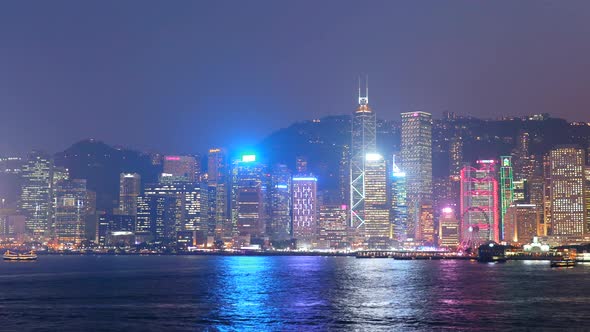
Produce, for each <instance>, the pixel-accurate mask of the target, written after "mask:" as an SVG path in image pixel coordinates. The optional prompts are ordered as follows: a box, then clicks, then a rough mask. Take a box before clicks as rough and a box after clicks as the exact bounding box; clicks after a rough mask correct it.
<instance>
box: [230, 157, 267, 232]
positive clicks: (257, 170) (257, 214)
mask: <svg viewBox="0 0 590 332" xmlns="http://www.w3.org/2000/svg"><path fill="white" fill-rule="evenodd" d="M264 169H265V167H264V165H263V164H262V163H261V162H259V161H257V160H256V155H243V156H242V158H241V159H239V160H236V161H235V162H234V166H233V169H232V189H231V197H232V199H231V210H232V222H233V224H234V227H235V229H236V231H237V233H238V235H240V236H249V237H250V238H262V236H264V233H265V226H266V225H265V220H266V216H265V215H264V212H265V211H264V197H265V193H264V190H263V182H264Z"/></svg>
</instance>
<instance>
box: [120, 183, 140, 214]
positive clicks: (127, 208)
mask: <svg viewBox="0 0 590 332" xmlns="http://www.w3.org/2000/svg"><path fill="white" fill-rule="evenodd" d="M140 194H141V176H140V175H139V174H137V173H121V174H120V176H119V213H120V214H123V215H128V216H136V215H137V197H138V196H139V195H140Z"/></svg>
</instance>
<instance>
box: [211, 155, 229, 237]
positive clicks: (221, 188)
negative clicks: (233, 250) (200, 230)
mask: <svg viewBox="0 0 590 332" xmlns="http://www.w3.org/2000/svg"><path fill="white" fill-rule="evenodd" d="M207 164H208V169H207V183H208V186H209V192H210V195H211V199H210V200H209V211H210V215H209V218H210V219H213V222H214V223H215V228H216V233H219V234H220V235H222V236H224V237H231V229H232V227H231V221H230V217H229V209H228V206H229V204H228V201H229V192H228V186H229V183H228V182H229V181H228V175H229V169H228V162H227V153H226V152H225V150H223V149H221V148H213V149H209V156H208V161H207Z"/></svg>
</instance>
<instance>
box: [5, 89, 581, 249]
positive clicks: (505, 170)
mask: <svg viewBox="0 0 590 332" xmlns="http://www.w3.org/2000/svg"><path fill="white" fill-rule="evenodd" d="M502 121H504V122H502V123H504V124H505V125H506V126H508V125H510V126H513V125H516V126H518V134H517V135H516V137H510V136H499V135H496V136H493V137H491V136H490V135H489V130H488V129H484V128H483V127H482V121H481V120H477V119H471V118H467V117H460V116H457V115H455V114H453V113H448V112H447V113H445V115H444V117H443V119H439V120H434V119H433V118H432V116H431V114H429V113H426V112H422V111H414V112H405V113H402V114H401V121H400V122H398V123H396V124H395V125H393V126H392V125H389V124H387V123H385V122H383V121H379V120H377V117H376V114H375V111H374V110H373V109H372V108H371V107H370V105H369V99H368V91H366V92H365V94H364V95H362V94H361V92H360V89H359V102H358V107H357V109H356V110H355V111H354V112H353V113H352V117H351V118H350V121H349V122H348V123H347V122H345V121H343V120H340V119H339V120H338V121H337V122H336V123H337V125H338V126H340V127H338V128H348V130H341V131H338V130H336V131H335V132H336V133H337V140H340V141H339V142H341V143H342V142H343V143H342V144H337V143H330V142H326V140H325V139H320V138H318V137H319V136H316V137H315V138H314V137H311V136H310V137H309V138H308V140H307V143H308V144H310V145H312V146H313V145H320V144H328V145H330V146H331V147H337V152H336V153H335V154H330V152H329V153H326V155H325V156H320V157H318V156H317V155H316V156H313V157H311V158H310V156H308V155H306V154H305V151H303V152H304V153H300V152H301V151H297V152H293V153H297V155H296V156H294V157H293V160H292V164H291V165H293V164H294V167H290V166H289V165H288V164H290V162H289V163H288V162H277V158H276V156H277V155H280V154H281V153H284V151H276V155H275V158H271V157H269V156H264V155H260V154H254V153H243V154H239V153H235V152H234V151H227V150H226V149H224V148H220V147H215V148H211V149H209V151H208V153H207V155H206V156H204V157H200V156H198V155H160V154H150V155H149V160H150V162H151V165H152V166H153V167H154V168H155V169H158V172H157V176H156V177H151V176H150V175H149V174H148V175H145V174H143V173H142V172H141V171H139V169H136V168H133V167H127V169H126V170H125V171H123V172H117V174H116V177H117V178H118V179H117V178H115V176H109V177H108V178H105V177H103V178H99V180H98V181H97V180H96V178H92V176H93V174H95V173H100V172H102V171H103V169H105V168H108V167H109V163H111V162H110V161H109V160H111V159H109V158H111V155H110V152H108V151H106V152H102V154H101V155H100V158H102V159H100V160H99V158H98V157H96V156H94V155H93V156H92V157H90V156H91V154H88V158H89V159H81V160H83V162H82V163H78V164H76V160H78V159H76V158H81V157H80V155H82V154H81V153H80V154H78V153H77V152H76V153H71V154H65V155H64V156H62V157H63V158H66V159H67V158H74V159H73V160H74V162H73V164H71V165H74V166H72V167H74V168H77V167H94V168H92V169H93V170H94V171H91V172H88V173H87V174H88V176H87V178H84V177H81V176H79V175H80V174H84V173H83V172H82V171H80V170H78V171H77V172H76V174H77V175H78V176H72V172H71V171H72V170H71V169H68V168H66V167H64V166H63V165H64V163H63V162H62V163H61V164H59V165H58V164H57V163H56V160H55V159H56V158H54V157H52V156H49V155H47V154H44V153H41V152H32V153H30V154H29V156H28V157H27V158H18V157H10V158H2V159H0V175H1V176H3V177H6V176H9V177H10V176H12V178H13V179H16V180H15V181H16V182H14V183H13V184H12V186H13V187H14V188H16V189H15V190H13V191H12V192H11V193H10V192H9V190H3V191H2V192H1V193H0V194H1V195H2V196H3V197H2V201H1V204H2V205H1V209H0V237H1V239H2V240H3V241H4V243H7V242H8V243H25V242H26V243H37V244H38V245H47V246H48V247H53V248H58V249H77V248H92V247H100V248H116V247H138V246H139V247H145V248H152V249H153V248H155V249H157V250H168V249H170V250H192V249H195V248H208V249H221V248H274V249H286V248H288V249H337V250H347V249H353V250H354V249H363V248H371V249H390V248H406V249H408V248H414V249H415V248H420V247H442V248H448V249H449V250H466V249H469V248H474V247H476V246H479V245H480V244H481V243H484V242H487V241H495V242H505V243H506V244H510V245H515V246H522V245H525V244H528V243H531V242H532V241H533V239H535V238H536V239H535V241H538V240H539V241H542V242H543V243H547V244H551V245H559V244H567V243H579V242H584V241H588V240H589V238H588V236H589V235H590V166H588V164H587V163H588V152H587V149H586V148H587V142H588V136H587V135H586V136H585V135H584V134H579V133H580V130H579V129H580V128H582V127H588V124H583V123H569V124H567V126H568V128H572V130H571V134H568V135H570V136H569V137H571V140H572V141H575V142H584V141H585V142H586V144H585V145H584V144H571V143H572V142H571V141H570V142H558V143H559V144H553V143H551V144H549V143H547V142H546V141H543V132H542V131H541V130H539V129H538V128H539V127H534V126H532V125H529V124H530V123H534V122H537V123H544V121H547V115H536V116H531V117H526V118H512V119H509V118H507V119H503V120H502ZM319 123H320V120H314V121H313V124H314V125H316V124H319ZM488 125H489V126H491V127H493V124H492V123H491V122H490V123H488ZM531 128H533V129H531ZM535 128H536V129H535ZM492 130H493V128H492ZM499 131H501V130H499ZM300 132H303V131H300ZM392 133H393V136H395V135H397V136H396V137H397V141H395V142H388V141H386V142H383V141H381V140H380V137H391V135H390V134H392ZM576 133H578V134H576ZM384 135H390V136H384ZM343 136H345V137H343ZM562 143H568V144H562ZM475 144H480V145H479V146H486V144H487V146H489V147H490V149H489V151H487V150H485V149H483V150H482V149H480V150H477V151H475V150H474V149H473V146H476V145H475ZM531 144H536V147H535V151H531V150H532V149H531ZM384 146H385V148H384ZM506 146H512V148H511V149H510V150H508V151H506V148H505V147H506ZM540 146H541V148H540ZM498 147H499V148H498ZM498 149H499V150H501V151H503V152H502V154H495V151H498ZM326 151H327V150H326ZM539 151H542V152H539ZM121 153H122V152H121ZM266 153H267V154H269V152H268V151H267V152H266ZM310 155H312V153H311V152H310ZM334 156H336V157H335V158H334ZM467 156H469V157H467ZM473 156H477V157H476V158H473ZM484 157H485V158H484ZM63 158H62V159H63ZM125 158H128V157H127V156H126V155H122V157H121V159H125ZM323 158H325V160H324V159H323ZM311 159H314V160H313V162H311ZM318 159H319V160H320V162H318ZM332 159H335V160H332ZM113 163H114V162H113ZM79 164H82V166H77V165H79ZM331 165H335V166H334V167H332V166H331ZM113 169H116V168H113ZM140 173H142V174H140ZM101 174H102V173H101ZM109 174H112V171H111V173H109ZM3 179H4V178H2V179H0V180H2V181H4V180H3ZM112 180H115V181H118V197H110V196H108V195H106V194H105V190H103V189H101V188H103V187H102V184H103V183H102V182H108V181H112ZM6 183H7V182H2V184H3V185H5V184H6ZM7 186H8V185H7ZM8 187H10V186H8ZM91 187H92V188H93V189H94V188H98V189H96V190H90V188H91ZM14 188H13V189H14ZM11 194H12V196H14V197H16V198H14V199H8V198H5V197H9V196H10V195H11ZM105 206H106V207H107V208H105Z"/></svg>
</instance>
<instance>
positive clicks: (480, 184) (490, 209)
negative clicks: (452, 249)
mask: <svg viewBox="0 0 590 332" xmlns="http://www.w3.org/2000/svg"><path fill="white" fill-rule="evenodd" d="M477 164H478V165H479V168H478V169H476V168H474V167H471V166H465V167H464V168H463V169H462V170H461V209H460V213H461V242H462V243H463V244H465V245H467V246H475V247H476V246H478V245H479V244H480V243H483V242H485V241H489V240H491V241H495V242H499V222H500V220H499V219H500V218H499V216H498V212H499V211H500V210H499V206H498V181H497V180H496V171H495V164H496V162H495V161H494V160H478V161H477Z"/></svg>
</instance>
